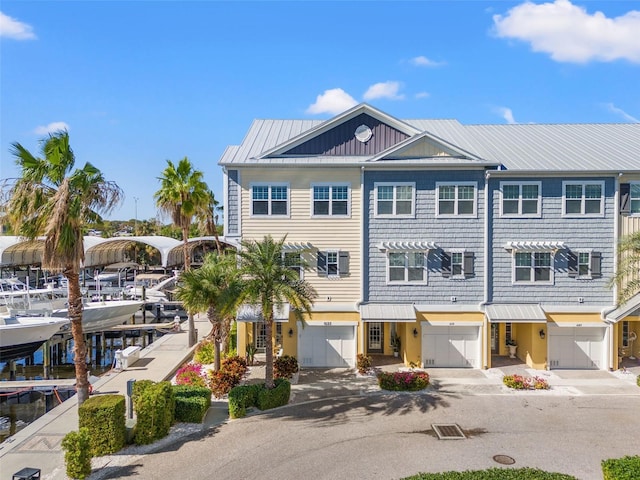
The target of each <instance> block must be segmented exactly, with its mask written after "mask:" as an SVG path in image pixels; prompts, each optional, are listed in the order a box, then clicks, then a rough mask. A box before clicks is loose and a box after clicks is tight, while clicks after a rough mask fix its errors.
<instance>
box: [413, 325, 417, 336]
mask: <svg viewBox="0 0 640 480" xmlns="http://www.w3.org/2000/svg"><path fill="white" fill-rule="evenodd" d="M413 336H414V337H417V336H418V329H417V328H415V327H414V329H413Z"/></svg>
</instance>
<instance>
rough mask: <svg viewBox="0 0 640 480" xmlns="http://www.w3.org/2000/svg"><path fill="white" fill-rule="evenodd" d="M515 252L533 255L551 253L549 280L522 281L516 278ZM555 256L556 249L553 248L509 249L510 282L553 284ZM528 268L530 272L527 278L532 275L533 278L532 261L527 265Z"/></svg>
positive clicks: (519, 283) (516, 283)
mask: <svg viewBox="0 0 640 480" xmlns="http://www.w3.org/2000/svg"><path fill="white" fill-rule="evenodd" d="M517 253H528V254H529V255H531V256H533V255H534V254H535V253H550V254H551V261H550V265H549V269H550V272H549V280H548V281H545V282H536V281H535V280H529V281H523V280H516V254H517ZM555 257H556V251H555V250H517V249H515V248H514V249H513V250H512V251H511V283H512V284H513V285H554V283H555V268H554V265H555ZM529 269H530V271H531V272H532V273H531V275H530V276H529V278H531V277H532V276H533V277H534V278H535V274H534V270H535V267H534V266H533V263H531V264H530V265H529Z"/></svg>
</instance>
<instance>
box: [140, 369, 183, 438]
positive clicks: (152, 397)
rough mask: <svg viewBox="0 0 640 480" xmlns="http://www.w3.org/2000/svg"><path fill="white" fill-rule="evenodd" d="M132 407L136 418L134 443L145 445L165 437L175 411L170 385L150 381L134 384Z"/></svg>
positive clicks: (174, 401)
mask: <svg viewBox="0 0 640 480" xmlns="http://www.w3.org/2000/svg"><path fill="white" fill-rule="evenodd" d="M133 406H134V409H135V411H136V416H137V422H136V428H135V434H134V437H133V441H134V443H136V444H137V445H147V444H149V443H153V442H155V441H156V440H159V439H161V438H163V437H166V436H167V434H168V433H169V429H170V428H171V425H173V421H174V419H175V410H176V400H175V396H174V393H173V387H172V385H171V383H169V382H158V383H156V382H152V381H150V380H140V381H138V382H136V383H134V385H133Z"/></svg>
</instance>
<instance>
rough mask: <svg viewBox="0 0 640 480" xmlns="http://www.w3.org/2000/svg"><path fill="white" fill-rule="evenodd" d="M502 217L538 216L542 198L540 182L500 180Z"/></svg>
mask: <svg viewBox="0 0 640 480" xmlns="http://www.w3.org/2000/svg"><path fill="white" fill-rule="evenodd" d="M500 191H501V192H502V204H501V206H502V216H503V217H521V216H527V217H539V216H540V215H541V210H542V209H541V208H540V207H541V203H542V198H541V196H540V191H541V184H540V182H522V183H511V182H501V183H500Z"/></svg>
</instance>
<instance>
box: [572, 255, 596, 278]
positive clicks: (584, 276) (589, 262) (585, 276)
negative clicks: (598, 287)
mask: <svg viewBox="0 0 640 480" xmlns="http://www.w3.org/2000/svg"><path fill="white" fill-rule="evenodd" d="M593 252H594V250H593V249H592V248H589V249H584V248H583V249H577V250H573V253H575V255H576V257H577V263H576V269H577V274H576V276H575V278H576V279H579V280H591V279H593V274H592V272H591V264H592V262H593V261H592V258H591V254H592V253H593ZM581 253H588V254H589V260H588V261H587V271H588V272H589V273H587V274H586V275H580V254H581Z"/></svg>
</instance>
